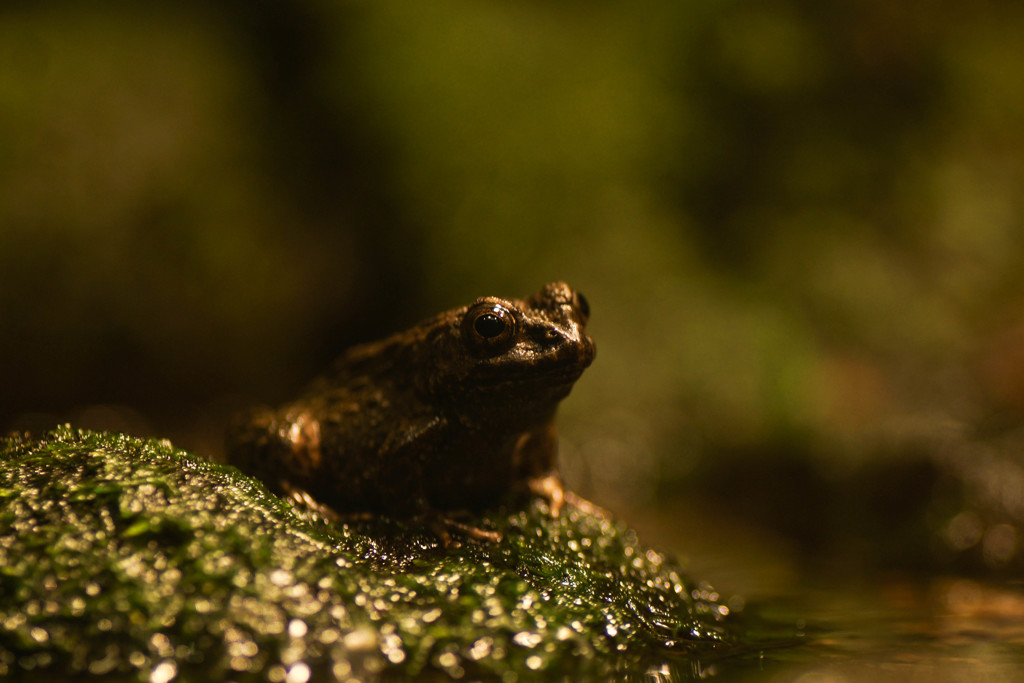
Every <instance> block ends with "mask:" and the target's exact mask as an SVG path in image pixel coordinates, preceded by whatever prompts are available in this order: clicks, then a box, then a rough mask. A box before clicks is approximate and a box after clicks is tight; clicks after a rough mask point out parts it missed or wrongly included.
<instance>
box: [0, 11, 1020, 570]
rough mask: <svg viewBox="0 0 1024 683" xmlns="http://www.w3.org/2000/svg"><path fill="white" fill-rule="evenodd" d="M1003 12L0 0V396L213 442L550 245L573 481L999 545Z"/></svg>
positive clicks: (1004, 217) (1006, 269) (1014, 192)
mask: <svg viewBox="0 0 1024 683" xmlns="http://www.w3.org/2000/svg"><path fill="white" fill-rule="evenodd" d="M1021 35H1024V6H1021V5H1018V4H1016V3H1007V2H1002V3H999V2H991V3H987V2H978V3H969V4H964V3H951V2H945V3H944V2H938V3H928V4H920V3H893V2H891V1H888V0H867V1H865V2H858V3H829V2H825V3H822V2H817V1H813V2H812V1H811V0H804V1H796V2H781V1H770V2H764V3H741V2H722V3H698V2H679V0H658V1H652V2H646V3H606V2H591V3H572V2H560V3H557V2H518V3H511V2H496V1H479V0H476V1H473V2H470V1H468V0H467V1H465V2H449V1H439V2H402V1H397V2H385V3H357V2H346V1H340V0H331V1H327V0H322V1H321V0H292V1H291V2H269V1H263V2H251V1H247V2H242V1H221V2H210V1H207V2H181V1H177V2H159V1H157V2H148V3H129V2H103V3H100V2H67V3H59V2H51V3H36V2H5V3H3V6H2V8H0V387H2V391H0V429H15V428H17V429H32V430H42V429H45V428H46V427H48V426H50V425H52V424H54V423H56V422H59V421H67V420H70V421H72V422H73V423H75V424H77V425H81V426H95V427H107V428H115V429H125V430H129V431H133V432H136V433H140V434H147V435H159V436H169V437H171V438H173V439H174V441H175V443H177V444H178V445H181V446H183V447H188V448H191V449H194V450H196V451H198V452H200V453H207V454H210V455H211V456H213V457H217V456H218V454H219V451H220V449H221V444H220V438H221V437H220V433H221V429H222V426H223V424H224V422H225V420H226V419H227V416H228V415H230V414H231V412H232V411H234V410H236V409H238V408H240V407H242V406H245V405H249V404H252V403H256V402H278V401H281V400H283V399H286V398H288V397H290V396H291V395H292V394H294V393H295V392H296V391H297V389H298V388H299V387H300V386H301V385H302V384H304V383H305V382H306V381H307V380H308V379H310V378H311V377H312V376H313V375H315V374H317V373H318V372H320V371H322V370H323V369H324V368H325V367H326V366H327V364H328V363H329V362H330V361H331V360H332V359H333V358H334V357H336V356H337V355H338V354H339V352H340V351H341V350H342V349H343V348H344V347H345V346H346V345H348V344H350V343H352V342H355V341H360V340H367V339H372V338H374V337H377V336H379V335H382V334H385V333H388V332H392V331H396V330H398V329H401V328H402V327H403V326H405V325H407V324H409V323H411V322H414V321H416V320H417V319H420V318H422V317H425V316H427V315H430V314H433V313H435V312H437V311H439V310H442V309H445V308H449V307H452V306H457V305H462V304H465V303H468V302H470V301H472V300H473V299H474V298H476V297H477V296H480V295H484V294H497V295H507V296H518V295H523V294H527V293H529V292H532V291H535V290H536V289H538V288H539V286H540V285H541V284H542V283H544V282H545V281H549V280H554V279H564V280H566V281H568V282H570V283H571V284H572V285H573V286H575V287H577V288H579V289H580V290H582V291H583V292H585V293H586V295H587V297H588V298H589V300H590V302H591V306H592V309H593V318H592V325H591V331H592V334H593V336H594V337H595V339H596V341H597V344H598V348H599V353H598V358H597V361H596V363H595V365H594V366H593V367H592V368H591V369H590V370H589V371H588V372H587V373H586V374H585V376H584V377H583V379H582V380H581V381H580V383H579V385H578V386H577V389H576V391H575V392H574V393H573V395H572V396H571V397H570V398H569V399H568V400H567V401H566V403H565V404H564V407H563V410H562V415H561V419H560V425H561V431H562V434H563V462H564V467H565V471H566V475H567V478H568V479H569V481H570V482H571V483H572V484H573V485H574V486H575V487H576V488H578V489H580V490H581V491H583V492H584V493H585V494H586V495H588V496H591V497H592V498H593V499H594V500H596V501H597V502H599V503H602V504H605V505H607V506H608V507H611V508H613V509H615V510H616V511H620V512H623V514H625V515H626V517H627V519H629V518H630V516H632V519H631V520H630V521H635V523H636V524H637V525H638V526H640V527H641V528H642V529H646V530H647V532H648V533H649V534H651V535H652V537H654V538H657V539H661V542H662V543H665V544H667V545H669V546H672V547H675V548H678V549H679V550H682V551H686V552H695V553H696V554H698V555H699V554H701V553H705V554H706V553H709V552H712V553H713V552H726V550H723V546H743V547H745V548H747V549H748V552H755V553H756V551H749V549H750V548H752V547H753V548H755V549H756V548H757V547H760V546H758V544H761V545H762V546H764V547H766V548H770V549H771V550H770V551H766V552H770V553H775V555H776V557H782V558H783V559H781V560H777V561H778V563H779V564H780V565H781V566H783V569H782V570H780V571H782V572H783V573H785V571H787V570H786V569H785V567H788V566H789V564H790V563H791V562H797V563H803V562H805V561H806V560H807V558H817V561H824V562H826V563H828V562H832V563H840V562H847V563H848V562H849V561H850V560H851V558H852V559H853V560H855V561H856V563H857V564H864V565H868V566H874V565H877V564H881V565H885V566H900V567H906V566H909V567H915V568H917V569H918V570H921V569H922V568H923V570H924V571H937V570H938V568H942V567H944V566H946V565H945V564H944V563H948V562H949V561H950V557H951V554H956V553H958V552H959V551H962V550H965V549H967V548H976V549H977V550H978V552H979V553H980V555H979V558H980V560H979V563H978V567H980V568H981V569H982V570H986V569H987V570H992V571H998V570H1000V569H1001V568H1005V567H1007V566H1013V563H1014V562H1017V561H1018V560H1017V559H1015V558H1018V554H1017V551H1018V547H1019V545H1020V543H1018V538H1019V531H1018V527H1017V526H1016V524H1017V522H1018V521H1019V519H1020V518H1021V517H1018V516H1016V515H1018V514H1020V515H1024V513H1022V512H1021V507H1022V506H1024V474H1022V473H1024V469H1022V468H1021V466H1020V456H1019V455H1018V453H1020V452H1021V451H1020V449H1019V448H1018V446H1019V445H1020V443H1021V441H1020V440H1019V439H1017V437H1016V436H1015V435H1016V433H1017V432H1016V429H1017V426H1018V425H1020V424H1021V422H1022V416H1024V311H1022V309H1021V303H1022V302H1024V230H1022V212H1024V184H1022V180H1024V166H1022V159H1024V155H1022V151H1024V126H1022V125H1021V121H1024V86H1022V85H1021V84H1022V83H1024V41H1022V40H1021V38H1020V36H1021ZM979 444H981V446H979ZM1006 444H1010V445H1006ZM1014 444H1016V445H1014ZM982 447H984V448H985V449H988V450H987V451H986V452H988V453H989V454H990V456H991V457H990V458H989V460H991V461H992V462H995V463H996V465H998V467H996V469H994V470H993V469H992V468H991V467H990V468H989V469H988V470H985V472H987V474H986V473H985V472H983V473H981V474H978V467H977V466H976V465H977V463H979V462H980V460H979V459H978V457H976V456H977V451H978V449H979V448H982ZM985 462H989V461H988V460H986V461H985ZM958 468H959V469H958ZM975 475H977V476H975ZM971 477H974V478H973V479H972V478H971ZM986 477H987V478H986ZM1014 477H1016V479H1015V478H1014ZM970 481H974V482H975V484H976V486H975V489H978V491H975V490H974V489H972V488H971V486H972V485H971V484H970V483H969V482H970ZM965 482H968V483H965ZM1000 483H1001V485H1002V486H1003V489H1005V490H1003V489H1001V490H1000V491H999V492H998V493H999V495H1000V496H1002V497H999V498H998V501H997V502H998V505H995V504H992V505H995V507H997V508H998V509H997V510H995V511H992V510H990V509H989V508H991V507H992V505H990V504H989V503H986V502H985V500H987V499H985V500H983V499H984V495H983V494H984V491H986V490H988V489H991V488H992V487H993V486H997V485H998V484H1000ZM1018 484H1019V485H1018ZM986 486H987V487H988V489H986V488H985V487H986ZM972 491H974V492H973V493H972ZM979 491H980V493H979ZM989 493H991V491H989ZM972 496H974V498H972ZM997 497H998V496H997ZM965 501H967V502H966V503H965ZM972 501H973V502H972ZM970 505H973V506H974V507H971V509H970V510H968V509H967V508H968V507H970ZM986 505H988V507H986ZM1014 505H1016V507H1014ZM965 506H967V507H965ZM1000 506H1001V507H1000ZM965 510H966V511H967V512H970V513H971V514H974V517H970V516H968V517H967V518H964V517H963V514H966V513H965ZM972 510H973V512H971V511H972ZM958 515H959V516H958ZM957 519H959V524H960V526H956V523H957V522H956V520H957ZM972 524H974V526H972ZM964 525H966V526H964ZM904 527H906V528H904ZM954 527H955V528H954ZM1007 528H1009V532H1007ZM964 529H966V531H964ZM993 529H996V531H999V533H1002V536H998V534H997V538H996V540H995V541H991V543H990V544H989V545H990V546H992V544H995V545H994V546H992V547H995V548H996V550H992V548H991V547H988V546H985V543H986V540H985V539H986V538H988V536H986V534H988V533H989V532H991V531H992V530H993ZM958 530H959V531H958ZM1000 530H1001V531H1000ZM960 532H963V533H960ZM904 533H905V535H901V534H904ZM958 533H960V535H959V536H958V535H957V534H958ZM1007 533H1009V534H1010V535H1009V537H1007V535H1006V534H1007ZM965 534H966V535H965ZM1006 538H1009V541H1006ZM936 539H938V540H936ZM943 539H944V540H943ZM999 539H1002V540H1003V541H1004V543H1003V545H1001V546H1000V545H999V544H998V542H997V541H999ZM1006 543H1009V546H1007V545H1006ZM937 545H938V546H941V547H937ZM961 546H962V547H961ZM986 547H988V550H986ZM1007 547H1009V548H1010V551H1012V552H1010V551H1007ZM1000 548H1002V551H999V549H1000ZM953 551H956V552H953ZM997 551H998V552H997ZM1000 552H1001V553H1002V554H1000ZM794 558H795V559H794ZM823 558H824V559H823ZM837 558H838V559H837ZM745 561H747V562H748V563H750V564H756V562H755V560H754V559H749V560H745ZM723 562H724V561H723ZM712 564H713V562H712ZM763 566H766V565H762V567H763ZM751 571H752V572H753V568H751ZM759 571H760V572H761V574H763V573H764V571H765V570H764V569H763V568H762V569H761V570H759ZM738 583H739V584H741V585H749V584H743V581H742V580H740V581H738Z"/></svg>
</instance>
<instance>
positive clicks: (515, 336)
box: [228, 283, 594, 516]
mask: <svg viewBox="0 0 1024 683" xmlns="http://www.w3.org/2000/svg"><path fill="white" fill-rule="evenodd" d="M587 315H588V310H587V305H586V301H585V300H584V299H583V297H582V296H581V295H579V294H577V293H576V292H574V291H573V290H572V289H570V288H569V287H568V286H567V285H565V284H563V283H553V284H549V285H546V286H545V287H544V288H543V289H542V290H541V291H540V292H539V293H537V294H535V295H533V296H531V297H529V298H527V299H523V300H507V299H498V298H495V297H486V298H483V299H479V300H477V301H476V302H475V303H474V304H472V305H470V306H466V307H462V308H458V309H455V310H452V311H448V312H445V313H442V314H440V315H438V316H436V317H434V318H431V319H430V320H426V321H424V322H422V323H420V324H418V325H416V326H414V327H412V328H411V329H409V330H407V331H405V332H402V333H399V334H396V335H394V336H392V337H389V338H387V339H384V340H382V341H379V342H375V343H370V344H364V345H361V346H356V347H353V348H352V349H350V350H349V351H348V352H347V353H345V354H344V355H343V356H342V357H341V358H340V359H339V360H338V362H337V364H336V365H335V367H334V368H333V370H332V371H331V372H330V373H329V374H328V375H326V376H325V377H322V378H320V379H318V380H316V381H315V382H314V383H313V384H312V385H311V386H310V387H309V389H308V390H307V392H306V393H305V394H304V395H303V396H302V397H301V398H299V399H298V400H297V401H295V402H293V403H290V404H288V405H285V406H283V407H282V408H280V409H277V410H271V409H261V410H257V411H255V412H253V413H251V414H250V415H248V416H247V417H246V419H245V420H243V421H241V422H239V423H238V424H237V425H236V426H235V427H234V428H232V430H231V432H230V434H229V438H228V458H229V461H230V462H231V463H233V464H235V465H237V466H238V467H239V468H241V469H242V470H244V471H247V472H249V473H251V474H254V475H256V476H258V477H260V478H261V479H263V480H264V481H265V482H266V483H267V484H269V485H270V486H271V487H272V488H273V489H275V490H277V491H279V492H283V493H288V494H290V495H292V496H293V497H295V498H296V499H298V500H305V501H307V502H310V501H309V500H308V499H309V497H310V496H311V497H312V499H313V500H315V501H316V502H317V503H319V504H322V505H326V506H327V507H329V508H330V509H332V510H334V511H336V512H338V513H350V512H386V513H391V514H397V515H408V516H411V515H420V514H425V513H430V512H433V511H451V510H465V509H481V508H484V507H487V506H489V505H493V504H496V503H498V502H499V501H500V500H501V499H502V498H503V497H504V496H505V495H506V494H507V493H509V492H510V491H513V490H515V489H517V488H524V489H525V488H532V489H534V490H535V491H542V492H544V494H545V495H547V496H548V497H549V498H550V499H551V500H552V502H553V504H554V507H556V508H557V505H558V504H559V503H560V500H561V493H562V492H561V486H560V480H559V479H558V476H557V469H556V458H555V456H556V442H555V438H554V431H553V419H554V414H555V409H556V407H557V405H558V403H559V401H561V400H562V399H563V398H564V397H565V396H566V395H568V393H569V391H570V389H571V388H572V386H573V383H574V382H575V381H576V379H577V378H578V377H579V376H580V374H581V373H582V372H583V370H584V369H585V368H586V367H587V366H588V365H590V363H591V361H592V360H593V357H594V343H593V341H592V340H591V339H590V337H588V336H587V334H586V333H585V331H584V326H585V325H586V320H587Z"/></svg>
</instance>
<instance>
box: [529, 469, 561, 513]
mask: <svg viewBox="0 0 1024 683" xmlns="http://www.w3.org/2000/svg"><path fill="white" fill-rule="evenodd" d="M528 485H529V487H530V491H531V492H532V493H533V494H534V495H537V496H540V497H541V498H543V499H544V500H546V501H547V502H548V506H549V507H550V508H551V516H552V517H558V515H559V514H561V512H562V508H563V507H564V506H565V486H564V485H563V484H562V478H561V477H560V476H558V475H557V474H547V475H545V476H543V477H534V478H533V479H530V480H529V482H528Z"/></svg>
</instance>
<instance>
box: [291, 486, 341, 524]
mask: <svg viewBox="0 0 1024 683" xmlns="http://www.w3.org/2000/svg"><path fill="white" fill-rule="evenodd" d="M281 490H283V491H284V493H285V499H286V500H287V501H288V502H290V503H291V504H292V505H294V506H295V507H296V508H298V509H299V510H300V511H301V512H305V513H314V514H317V515H320V516H321V517H323V518H324V519H326V520H327V521H329V522H335V523H337V522H341V521H343V520H342V517H341V515H339V514H338V513H337V512H335V511H334V510H333V509H332V508H329V507H327V506H326V505H324V504H323V503H321V502H320V501H318V500H317V499H316V498H314V497H313V496H311V495H309V492H308V491H306V490H305V489H300V488H298V487H297V486H292V485H291V484H290V483H289V482H287V481H283V482H281Z"/></svg>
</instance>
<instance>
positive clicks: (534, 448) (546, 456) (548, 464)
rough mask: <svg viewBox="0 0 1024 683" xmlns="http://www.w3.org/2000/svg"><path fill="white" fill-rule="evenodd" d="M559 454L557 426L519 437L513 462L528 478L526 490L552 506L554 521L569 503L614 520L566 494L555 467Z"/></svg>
mask: <svg viewBox="0 0 1024 683" xmlns="http://www.w3.org/2000/svg"><path fill="white" fill-rule="evenodd" d="M557 454H558V437H557V435H556V434H555V427H554V424H553V423H552V424H549V425H547V426H545V427H543V428H541V429H539V430H537V431H533V432H527V433H526V434H523V435H522V436H521V437H519V442H518V443H517V444H516V451H515V454H514V456H513V458H514V462H516V463H517V465H519V467H520V471H522V472H524V474H525V475H526V486H527V488H528V489H529V490H530V492H531V493H533V494H534V495H536V496H540V497H541V498H543V499H544V500H546V501H547V502H548V507H549V508H550V510H551V516H552V517H558V516H559V515H560V514H561V512H562V508H563V507H565V504H566V503H569V504H571V505H573V506H574V507H576V508H578V509H580V510H582V511H583V512H585V513H587V514H591V515H597V516H599V517H606V518H610V517H611V515H610V513H609V512H608V511H607V510H605V509H604V508H602V507H600V506H598V505H595V504H593V503H591V502H590V501H589V500H587V499H586V498H583V497H581V496H578V495H577V494H575V493H573V492H572V491H568V490H566V488H565V484H564V482H563V481H562V475H561V474H559V472H558V469H557V467H556V465H555V461H556V457H557Z"/></svg>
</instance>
